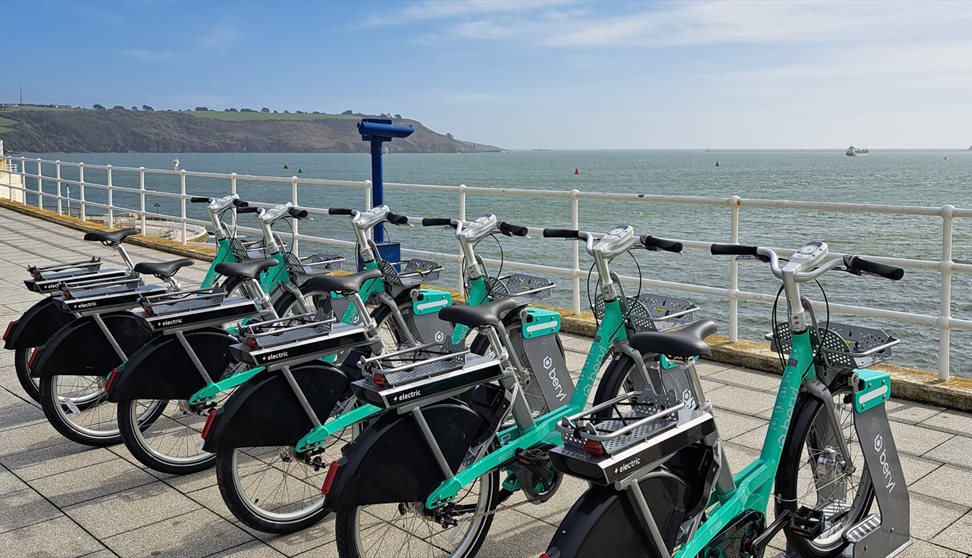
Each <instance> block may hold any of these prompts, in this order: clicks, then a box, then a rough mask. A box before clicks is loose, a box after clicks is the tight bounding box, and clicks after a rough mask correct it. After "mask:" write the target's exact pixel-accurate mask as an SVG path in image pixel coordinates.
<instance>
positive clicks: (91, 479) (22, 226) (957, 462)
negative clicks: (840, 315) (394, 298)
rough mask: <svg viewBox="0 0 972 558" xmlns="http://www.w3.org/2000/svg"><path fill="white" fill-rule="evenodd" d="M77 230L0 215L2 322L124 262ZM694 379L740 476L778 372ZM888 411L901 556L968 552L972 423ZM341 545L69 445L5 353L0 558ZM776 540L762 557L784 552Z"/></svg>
mask: <svg viewBox="0 0 972 558" xmlns="http://www.w3.org/2000/svg"><path fill="white" fill-rule="evenodd" d="M81 236H82V234H81V233H80V232H78V231H75V230H72V229H69V228H66V227H62V226H59V225H55V224H52V223H48V222H45V221H41V220H38V219H34V218H31V217H28V216H26V215H22V214H20V213H15V212H12V211H10V210H7V209H0V327H6V324H7V322H9V321H10V320H13V319H17V318H18V317H19V316H20V314H21V313H22V312H23V311H24V310H26V309H27V308H28V307H30V306H31V305H32V304H33V303H34V302H35V301H36V300H37V299H38V298H39V296H38V295H36V294H33V293H31V292H29V291H27V290H26V289H25V288H24V286H23V282H22V281H23V279H25V278H26V277H27V274H26V271H25V270H24V266H25V265H26V264H28V263H40V262H47V261H52V260H60V261H69V260H76V259H80V257H81V256H84V255H89V254H95V255H101V256H102V257H103V258H104V259H105V260H106V261H108V262H110V263H111V264H112V265H120V262H119V261H117V258H115V257H114V253H113V252H112V251H110V250H108V249H105V248H103V247H101V246H100V245H98V244H94V243H87V242H84V241H82V240H81ZM129 252H130V254H131V255H132V257H133V259H134V260H135V261H136V262H137V261H163V260H170V259H174V258H175V256H172V255H170V254H164V253H161V252H157V251H154V250H149V249H146V248H141V247H137V246H131V247H129ZM207 267H208V262H198V263H197V265H195V266H193V267H192V268H188V269H186V270H183V271H182V272H180V274H179V278H180V279H181V280H182V281H183V283H184V284H185V285H187V286H189V285H192V284H193V283H194V282H195V283H198V281H200V280H201V279H202V276H203V274H204V272H205V271H206V269H207ZM589 343H590V340H589V339H585V338H581V337H575V336H566V337H565V344H566V346H567V349H568V351H569V352H568V363H569V364H570V367H571V369H572V370H579V369H580V366H581V363H582V362H583V359H584V357H585V351H586V348H587V347H588V346H589ZM700 371H701V373H702V375H703V376H704V379H703V384H704V388H705V389H706V393H707V395H708V396H709V397H710V398H711V399H712V401H713V403H714V404H715V406H716V407H717V415H716V418H717V420H718V423H719V429H720V432H721V433H722V435H723V437H724V438H726V439H728V440H729V442H728V452H729V460H730V463H731V464H732V465H733V467H734V468H735V469H737V470H738V469H740V468H742V466H743V465H745V464H746V463H747V462H749V461H750V460H751V459H753V458H754V457H756V456H757V455H758V451H757V448H759V447H760V446H761V444H762V440H763V436H764V434H765V431H766V422H767V418H768V417H769V415H770V411H771V408H772V406H773V403H774V400H775V393H776V386H777V385H778V383H779V377H777V376H774V375H771V374H765V373H761V372H754V371H751V370H747V369H744V368H737V367H731V366H725V365H721V364H715V363H708V362H703V363H702V364H701V365H700ZM888 410H889V414H890V415H891V418H892V420H893V428H894V434H895V439H896V442H897V445H898V448H899V451H900V452H901V454H902V456H901V458H902V462H903V466H904V474H905V478H906V480H907V481H908V483H909V486H910V489H911V516H912V519H911V521H912V534H913V535H914V537H915V539H916V541H915V545H914V546H912V547H911V549H909V550H908V551H907V552H906V553H905V554H904V555H903V556H909V557H927V558H931V557H951V556H957V557H964V556H970V555H972V514H970V513H969V512H970V508H972V468H970V464H972V437H970V436H969V435H970V434H972V415H969V414H967V413H960V412H953V411H948V410H945V409H943V408H939V407H934V406H928V405H919V404H913V403H908V402H901V401H896V400H893V401H891V402H890V403H889V404H888ZM583 488H584V485H583V483H581V482H579V481H577V480H575V479H571V478H567V479H565V481H564V484H563V486H562V488H561V490H560V492H559V493H558V494H557V495H556V496H554V498H553V499H552V500H551V501H549V502H547V503H546V504H544V505H542V506H532V505H529V504H527V505H520V506H517V507H516V508H515V509H509V510H505V511H501V512H500V513H498V514H497V516H496V520H495V521H494V523H493V527H492V530H491V533H490V536H489V538H488V539H487V541H486V543H485V545H484V546H483V549H482V551H481V552H480V556H483V557H497V558H498V557H513V556H516V557H534V558H535V557H536V556H538V555H539V554H540V553H541V552H543V550H544V549H545V548H546V543H547V542H548V541H549V540H550V538H551V536H552V534H553V532H554V531H555V529H556V526H557V525H558V524H559V522H560V519H561V518H562V517H563V515H564V513H565V512H566V510H567V509H568V508H569V507H570V505H571V504H572V503H573V502H574V500H575V499H576V498H577V496H578V495H579V494H580V493H581V491H582V490H583ZM518 501H519V499H515V501H514V503H515V502H518ZM333 542H334V524H333V520H332V519H325V520H324V521H323V522H322V523H321V524H319V525H317V526H316V527H314V528H311V529H308V530H306V531H304V532H300V533H297V534H293V535H289V536H282V537H277V536H271V535H266V534H263V533H259V532H255V531H252V530H250V529H248V528H246V527H243V526H242V525H240V523H239V522H237V521H235V518H233V516H232V515H231V514H230V513H229V511H228V510H227V509H226V507H225V506H224V505H223V502H222V500H221V498H220V495H219V490H218V488H217V487H216V479H215V475H214V474H213V472H212V471H206V472H202V473H198V474H195V475H190V476H187V477H175V476H170V475H165V474H161V473H156V472H154V471H151V470H148V469H146V468H145V467H143V466H141V465H140V464H139V463H138V462H137V461H136V460H135V459H134V458H133V457H132V456H131V455H130V454H129V453H128V452H127V450H126V449H125V447H124V446H123V445H119V446H114V447H110V448H100V449H93V448H88V447H85V446H81V445H78V444H75V443H73V442H69V441H67V440H66V439H64V438H62V437H61V436H60V435H59V434H57V432H55V431H54V429H53V428H51V427H50V426H49V425H48V424H47V421H46V420H45V418H44V415H43V413H42V412H41V410H40V408H39V406H38V405H36V404H35V403H33V402H32V401H30V400H29V399H28V398H27V397H26V396H25V395H24V394H23V392H22V390H21V388H20V385H19V384H18V382H17V379H16V377H15V373H14V367H13V352H11V351H3V350H0V556H11V557H18V558H27V557H61V556H63V557H78V556H90V557H92V558H95V557H97V558H101V557H108V556H123V557H128V556H132V557H135V556H178V557H190V556H193V557H194V556H198V557H203V556H235V557H241V558H242V557H264V556H267V557H269V556H278V557H279V556H305V557H312V556H313V557H316V556H321V557H329V556H337V551H336V549H335V547H334V543H333ZM781 542H782V541H781V538H780V537H778V538H777V539H776V540H775V541H774V546H775V547H776V548H774V549H773V550H772V551H770V552H768V553H767V555H768V556H779V555H780V554H781V552H780V551H779V548H778V547H779V545H780V544H781Z"/></svg>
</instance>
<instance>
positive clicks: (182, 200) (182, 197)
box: [179, 169, 188, 244]
mask: <svg viewBox="0 0 972 558" xmlns="http://www.w3.org/2000/svg"><path fill="white" fill-rule="evenodd" d="M179 206H180V212H179V217H180V219H181V220H182V243H183V244H185V243H186V235H187V234H188V231H187V230H186V170H185V169H182V170H180V171H179Z"/></svg>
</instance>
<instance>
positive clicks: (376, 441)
mask: <svg viewBox="0 0 972 558" xmlns="http://www.w3.org/2000/svg"><path fill="white" fill-rule="evenodd" d="M422 414H423V415H424V416H425V420H426V422H428V424H429V428H430V429H431V430H432V435H433V436H434V437H435V439H436V441H437V442H438V444H439V447H440V448H441V449H442V453H443V454H444V455H445V458H446V461H447V462H448V463H449V466H450V467H451V468H452V469H453V470H455V469H457V468H458V466H459V464H460V463H461V462H462V459H463V458H464V457H465V456H466V454H467V452H468V451H469V448H470V447H471V446H472V445H473V444H474V443H475V442H476V440H477V439H478V438H481V432H480V431H481V430H482V428H483V425H484V422H485V421H484V420H483V418H482V416H480V415H479V414H478V413H476V412H475V411H472V410H471V409H470V408H469V407H468V406H466V405H465V404H463V403H461V402H459V401H454V400H453V401H446V402H442V403H436V404H434V405H430V406H428V407H423V408H422ZM339 463H340V464H339V465H338V471H337V473H336V474H335V477H334V480H333V482H332V485H331V489H330V492H329V493H328V495H327V498H326V499H325V501H324V506H325V507H327V508H329V509H330V510H331V511H344V510H350V509H353V508H355V507H357V506H363V505H367V504H380V503H390V502H424V501H425V499H426V498H427V497H428V495H429V494H430V493H431V492H432V491H433V490H434V489H435V488H436V487H438V486H439V485H440V484H441V483H442V482H443V481H444V480H446V479H445V474H444V473H443V472H442V469H441V468H440V467H439V465H438V463H437V462H436V460H435V457H434V456H433V455H432V450H431V449H430V448H429V445H428V442H427V441H426V438H425V436H423V435H422V432H421V430H420V429H419V426H418V423H417V422H416V420H415V417H413V416H412V415H411V414H406V415H400V414H398V413H394V412H387V413H384V414H382V415H380V416H379V417H378V418H377V419H375V420H374V421H373V422H372V423H370V424H369V425H368V426H367V427H365V429H364V430H362V432H361V434H359V435H358V437H357V438H356V439H355V441H354V442H353V443H352V444H351V445H350V446H348V448H347V450H346V451H345V453H344V456H342V457H341V459H340V462H339Z"/></svg>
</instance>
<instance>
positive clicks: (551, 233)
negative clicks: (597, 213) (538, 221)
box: [543, 229, 581, 240]
mask: <svg viewBox="0 0 972 558" xmlns="http://www.w3.org/2000/svg"><path fill="white" fill-rule="evenodd" d="M543 237H544V238H575V239H578V240H581V236H580V232H578V231H575V230H574V229H543Z"/></svg>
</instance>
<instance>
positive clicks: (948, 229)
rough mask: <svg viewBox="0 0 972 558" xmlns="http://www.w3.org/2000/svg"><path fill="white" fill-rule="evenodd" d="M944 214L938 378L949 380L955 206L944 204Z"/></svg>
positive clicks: (942, 213)
mask: <svg viewBox="0 0 972 558" xmlns="http://www.w3.org/2000/svg"><path fill="white" fill-rule="evenodd" d="M941 215H942V263H941V264H940V267H939V270H940V271H941V274H942V305H941V309H940V310H939V315H938V332H939V343H938V379H940V380H948V379H949V376H950V375H951V369H950V363H949V360H950V359H949V357H950V351H951V324H950V323H949V322H950V321H951V319H952V221H953V220H954V218H955V207H954V206H952V205H944V206H942V210H941Z"/></svg>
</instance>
